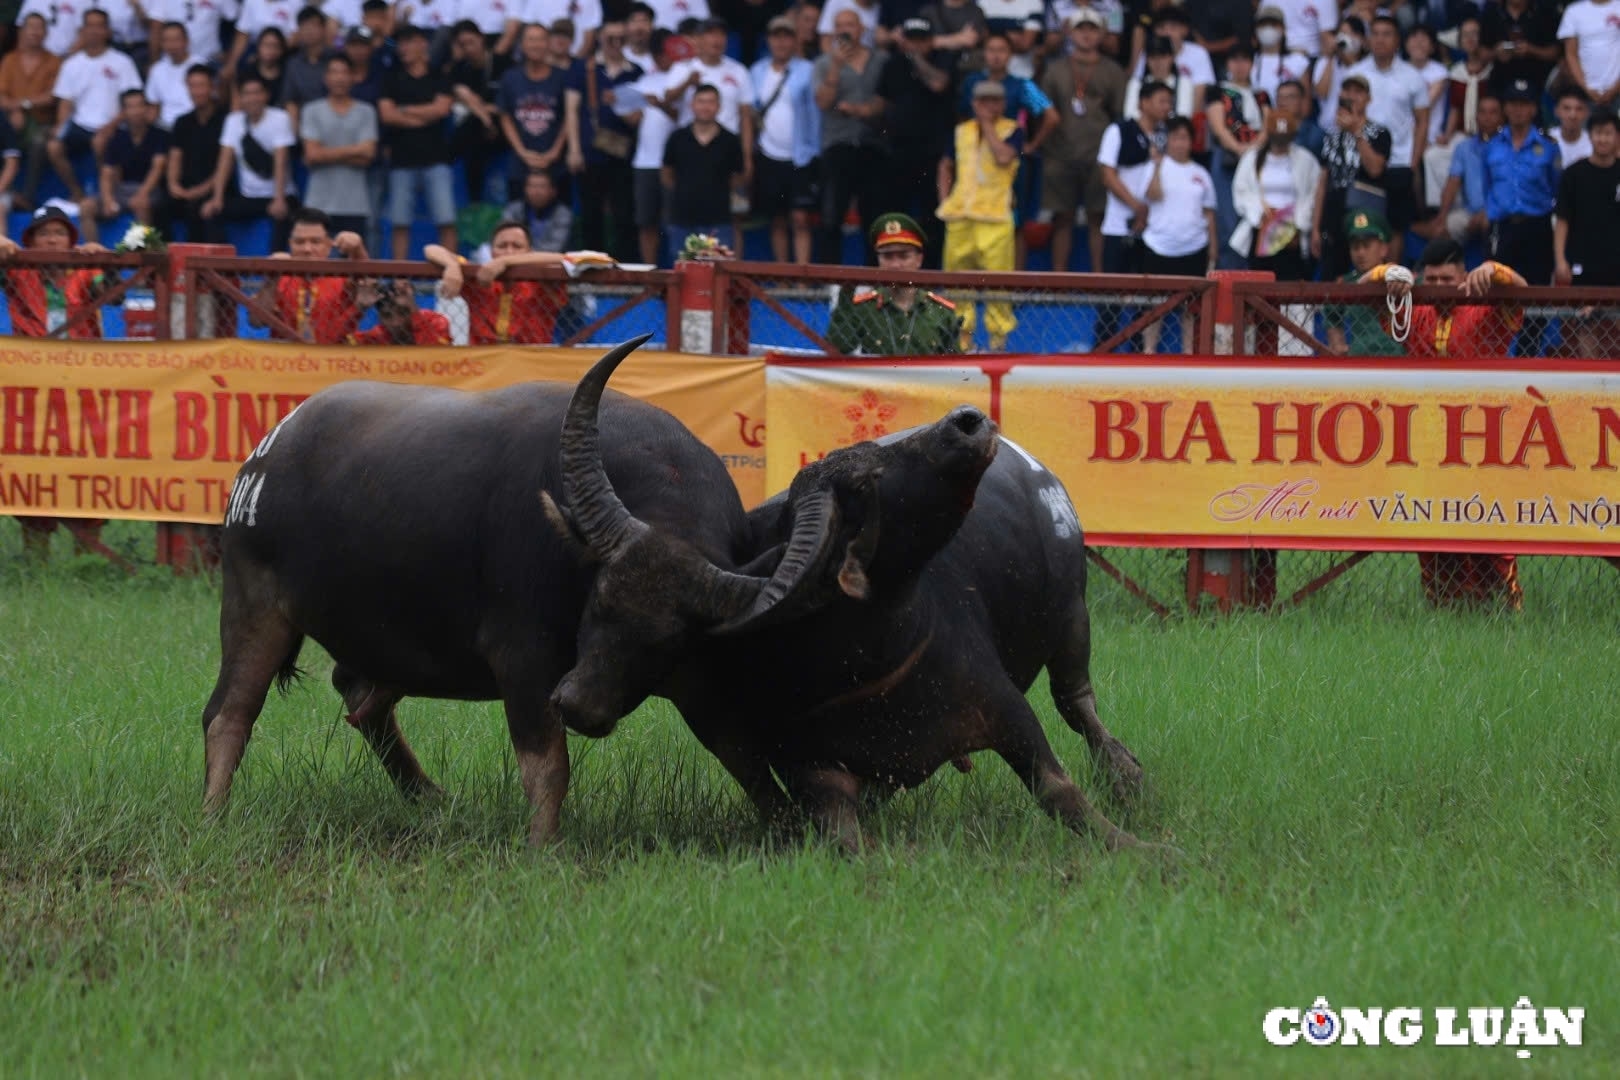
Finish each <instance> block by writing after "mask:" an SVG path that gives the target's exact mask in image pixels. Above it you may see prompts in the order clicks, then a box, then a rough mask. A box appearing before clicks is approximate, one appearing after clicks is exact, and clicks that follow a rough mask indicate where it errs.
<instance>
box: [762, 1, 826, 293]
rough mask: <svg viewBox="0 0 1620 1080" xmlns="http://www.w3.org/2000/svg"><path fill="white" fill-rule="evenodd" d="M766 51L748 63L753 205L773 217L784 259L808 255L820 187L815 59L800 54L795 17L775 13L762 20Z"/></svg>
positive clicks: (774, 247) (778, 252) (775, 252)
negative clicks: (755, 140) (754, 138)
mask: <svg viewBox="0 0 1620 1080" xmlns="http://www.w3.org/2000/svg"><path fill="white" fill-rule="evenodd" d="M766 45H767V47H768V49H769V51H768V53H767V54H766V55H765V56H762V57H760V58H759V59H758V60H756V61H754V66H753V67H751V68H749V69H748V76H749V78H750V79H751V80H752V82H753V94H752V98H753V100H752V103H751V104H752V108H753V110H754V130H755V131H757V132H759V145H758V147H756V148H755V151H754V191H753V211H754V213H755V214H758V215H761V216H764V217H767V218H768V219H769V220H770V223H771V254H772V256H773V257H774V258H775V259H776V261H777V262H787V261H788V254H789V248H788V235H789V228H790V225H791V229H792V239H793V246H792V256H793V261H794V262H797V263H808V262H809V261H810V249H811V234H810V214H811V211H813V210H814V209H815V208H816V204H817V202H818V201H819V199H820V192H819V190H818V187H817V183H816V157H817V155H818V154H820V153H821V110H820V109H818V108H816V90H815V83H814V73H815V65H813V64H811V63H810V61H808V60H806V59H805V58H804V57H802V56H800V55H798V46H799V36H798V30H797V28H796V27H795V26H794V23H793V20H792V19H790V18H788V17H787V16H785V15H778V16H777V17H776V18H774V19H772V20H771V21H770V23H769V24H768V25H767V26H766Z"/></svg>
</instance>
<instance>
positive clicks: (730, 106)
mask: <svg viewBox="0 0 1620 1080" xmlns="http://www.w3.org/2000/svg"><path fill="white" fill-rule="evenodd" d="M726 36H727V32H726V24H725V23H724V22H723V21H721V20H720V19H710V20H709V21H708V22H706V23H704V24H703V28H702V29H701V30H700V31H699V32H698V35H697V55H696V56H694V57H693V58H692V59H690V60H682V61H681V62H680V63H678V64H676V65H675V66H674V67H672V68H670V81H669V90H668V91H667V92H666V94H667V95H673V96H672V97H668V100H669V101H671V102H678V103H679V104H680V126H681V127H685V126H686V125H687V124H690V123H691V122H692V91H693V90H695V89H697V88H698V87H699V86H701V85H703V84H704V83H708V84H709V85H710V86H712V87H714V88H715V89H716V90H718V91H720V115H719V116H718V117H716V119H717V120H719V122H720V126H721V127H723V128H725V129H726V130H727V131H729V132H731V133H732V134H733V135H736V136H737V137H739V138H740V139H742V144H743V165H744V176H745V179H746V181H747V182H750V183H751V182H752V180H753V175H754V167H753V160H754V117H753V111H752V110H750V109H748V108H747V106H748V105H749V104H750V103H751V102H752V100H753V81H752V80H751V79H750V78H749V75H748V69H747V68H745V67H743V66H742V65H741V64H739V63H738V62H737V61H735V60H733V59H732V58H731V57H729V56H727V55H726Z"/></svg>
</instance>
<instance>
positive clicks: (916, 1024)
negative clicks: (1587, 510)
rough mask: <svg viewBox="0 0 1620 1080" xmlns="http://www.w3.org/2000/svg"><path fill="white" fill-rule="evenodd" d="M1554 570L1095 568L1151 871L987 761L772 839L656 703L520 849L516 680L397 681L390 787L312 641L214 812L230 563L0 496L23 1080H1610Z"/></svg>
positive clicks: (1571, 654)
mask: <svg viewBox="0 0 1620 1080" xmlns="http://www.w3.org/2000/svg"><path fill="white" fill-rule="evenodd" d="M114 535H115V537H116V536H118V535H123V534H119V533H117V531H116V530H114ZM138 539H139V538H138V536H137V540H138ZM126 542H128V543H132V544H133V543H135V542H136V541H130V540H128V539H127V537H126ZM60 554H61V553H60V552H59V555H60ZM1408 562H1409V560H1408ZM1404 569H1405V571H1406V573H1404V574H1403V575H1401V580H1402V581H1403V582H1404V584H1405V587H1406V588H1407V589H1408V590H1412V589H1415V580H1416V568H1415V566H1410V565H1407V566H1405V567H1404ZM1359 572H1360V571H1357V573H1359ZM1612 576H1613V577H1615V578H1617V579H1620V575H1612ZM1581 580H1582V581H1591V580H1603V581H1605V582H1607V579H1592V578H1582V579H1581ZM1560 587H1563V586H1561V585H1560V583H1559V580H1558V577H1557V575H1556V574H1553V573H1550V572H1549V573H1546V574H1542V575H1541V576H1540V577H1537V576H1534V575H1530V574H1527V584H1526V588H1527V592H1528V593H1529V594H1530V596H1531V598H1532V601H1533V602H1532V604H1531V605H1530V608H1529V609H1528V610H1527V611H1526V612H1525V614H1524V615H1522V616H1520V617H1517V618H1485V617H1481V616H1466V615H1447V614H1438V615H1437V614H1432V613H1428V612H1425V611H1423V610H1421V608H1420V606H1419V605H1416V604H1410V603H1401V602H1397V600H1396V599H1395V598H1391V602H1390V603H1389V604H1387V605H1382V606H1381V605H1378V604H1370V605H1369V604H1363V605H1360V606H1354V605H1343V604H1340V605H1338V606H1335V601H1334V599H1333V596H1332V595H1331V594H1330V595H1327V596H1324V598H1323V603H1321V604H1318V605H1314V606H1312V605H1307V606H1306V607H1305V608H1304V609H1302V610H1296V611H1289V612H1285V613H1282V614H1279V615H1273V616H1244V617H1238V618H1231V619H1224V620H1204V619H1184V620H1180V621H1174V622H1171V623H1168V624H1163V625H1161V624H1159V623H1157V622H1156V621H1153V620H1150V619H1146V618H1144V617H1142V616H1141V615H1140V613H1139V611H1138V609H1136V608H1134V607H1132V606H1131V605H1130V604H1128V603H1126V602H1124V601H1123V600H1122V599H1121V598H1120V597H1119V596H1118V594H1117V590H1113V587H1112V586H1109V585H1106V583H1102V584H1099V585H1097V586H1094V589H1095V590H1096V591H1097V592H1098V594H1099V595H1098V597H1097V600H1098V602H1097V604H1096V609H1097V617H1096V626H1095V635H1096V642H1097V661H1096V667H1095V677H1096V681H1097V684H1098V687H1099V693H1100V695H1101V703H1102V707H1103V712H1104V719H1105V721H1106V722H1108V723H1109V724H1110V726H1111V727H1112V728H1113V730H1114V731H1115V732H1116V733H1117V734H1119V735H1120V736H1121V737H1122V738H1124V739H1125V740H1126V742H1127V743H1129V744H1130V745H1131V746H1132V747H1133V749H1135V751H1136V752H1137V754H1138V755H1139V756H1140V758H1141V759H1142V761H1143V764H1144V766H1145V767H1146V768H1147V770H1148V772H1149V777H1150V782H1151V784H1152V793H1151V797H1150V799H1149V800H1148V802H1147V803H1146V805H1144V806H1143V807H1142V808H1141V810H1140V812H1138V813H1136V814H1134V815H1132V816H1131V817H1130V818H1129V819H1128V820H1129V823H1130V824H1131V825H1132V826H1133V827H1134V828H1135V829H1137V830H1138V831H1139V832H1140V833H1141V834H1143V835H1144V836H1148V837H1152V838H1159V839H1167V840H1169V841H1171V842H1173V843H1174V844H1176V845H1178V846H1179V847H1181V848H1182V849H1184V850H1185V852H1186V853H1187V854H1186V858H1185V860H1184V861H1183V862H1182V863H1181V865H1180V866H1179V869H1178V870H1176V871H1175V872H1172V873H1169V874H1166V873H1164V872H1163V871H1162V869H1161V868H1160V867H1159V866H1158V865H1157V864H1155V863H1151V862H1148V861H1145V860H1141V859H1138V858H1134V857H1132V856H1129V855H1124V856H1107V855H1105V854H1103V853H1102V852H1101V851H1100V849H1099V848H1098V847H1097V846H1096V845H1094V844H1092V843H1090V842H1088V841H1086V840H1083V839H1081V838H1078V837H1075V836H1073V835H1071V834H1069V833H1067V832H1066V831H1064V830H1063V829H1061V828H1060V827H1059V826H1057V825H1056V824H1054V823H1052V822H1050V821H1048V820H1046V819H1044V818H1043V817H1041V816H1039V814H1038V812H1037V811H1036V809H1035V807H1034V805H1033V803H1032V801H1031V800H1030V799H1029V798H1028V796H1027V795H1026V794H1025V792H1024V791H1023V789H1022V787H1021V786H1019V785H1018V784H1017V783H1016V781H1015V780H1014V779H1013V778H1012V777H1011V775H1010V774H1008V772H1007V771H1006V769H1005V768H1004V767H1003V766H1002V765H1001V764H1000V762H999V761H997V760H995V759H993V758H991V757H989V756H981V758H980V759H979V761H978V768H977V769H975V771H974V772H973V773H971V774H969V775H967V776H959V775H957V774H955V773H954V772H950V771H949V770H947V772H946V773H945V774H941V775H940V776H938V777H936V778H935V779H934V780H933V781H932V782H930V784H929V785H927V786H926V787H925V788H924V789H922V790H921V791H918V792H915V793H911V794H908V795H905V796H902V797H901V798H899V799H897V800H896V801H895V802H894V804H892V806H891V807H889V808H888V809H887V810H886V811H885V812H884V813H883V814H882V815H881V816H880V817H878V818H877V819H876V820H875V823H874V832H875V833H876V834H877V835H878V837H879V843H878V844H877V845H876V849H875V850H874V851H873V852H871V853H870V854H868V855H866V856H864V857H861V858H859V859H848V858H844V857H841V856H839V855H836V854H834V853H832V852H831V851H830V850H828V849H826V848H825V847H823V846H820V845H818V844H815V843H813V842H812V843H806V844H804V845H802V846H800V845H787V846H780V845H777V846H773V845H771V844H769V843H768V842H767V841H766V840H765V839H764V838H763V837H762V835H761V833H760V831H759V830H758V829H757V828H756V827H755V825H754V824H753V822H752V820H751V818H750V816H749V813H748V811H747V809H746V807H745V806H744V804H743V802H742V800H741V798H740V796H739V795H738V794H737V793H736V792H734V791H733V789H732V787H731V785H730V783H729V781H728V780H727V778H726V777H725V776H724V774H723V773H722V772H721V770H720V769H719V768H718V766H716V765H715V764H714V763H713V762H712V761H710V760H708V759H707V758H706V757H705V756H704V755H703V753H702V752H701V751H700V750H699V749H698V748H697V747H696V744H695V742H694V740H692V739H691V738H690V737H689V736H688V735H687V733H686V731H685V729H684V728H683V727H682V725H681V723H680V721H679V718H678V717H677V716H676V715H675V714H674V712H673V711H672V710H671V709H670V708H669V707H668V706H667V705H665V704H664V703H662V702H654V703H651V704H649V705H648V706H646V707H645V708H644V709H643V710H642V711H641V712H640V713H639V714H638V715H637V716H635V717H633V718H632V719H630V720H628V721H626V723H625V724H624V725H622V726H621V728H620V730H619V733H618V734H616V735H615V736H613V737H612V738H611V739H609V740H606V741H603V742H598V743H591V742H588V741H584V740H577V741H575V743H574V744H573V751H574V760H575V774H574V775H575V782H574V788H573V791H572V793H571V794H570V796H569V802H568V804H567V808H566V811H565V832H566V836H567V843H566V846H565V847H564V848H563V849H562V850H560V851H558V852H556V853H550V854H535V853H532V852H530V851H528V850H526V849H525V848H524V847H523V845H522V838H523V834H524V829H525V825H526V822H527V808H526V804H525V802H524V800H523V796H522V793H521V790H520V787H519V785H518V782H517V777H516V774H515V769H514V767H513V764H512V761H511V753H510V749H509V747H508V746H507V744H506V739H505V726H504V722H503V720H502V719H501V717H500V714H499V711H498V709H497V707H496V706H494V705H471V706H469V705H451V704H446V703H440V702H430V701H412V702H409V703H407V705H406V706H405V707H404V708H403V709H402V714H403V722H404V725H405V729H406V731H407V733H408V734H409V735H410V736H411V738H412V740H413V742H414V743H415V745H416V747H417V748H418V751H419V752H420V754H421V755H422V758H423V762H424V764H425V765H426V766H427V767H428V769H429V771H430V772H431V773H432V774H433V775H434V776H435V777H436V778H437V779H439V780H440V782H441V783H443V784H444V785H445V786H446V787H447V788H448V790H449V792H450V794H451V797H450V799H449V800H448V801H447V802H445V803H443V804H440V805H437V806H431V807H418V806H413V805H409V804H406V803H403V802H402V801H400V800H399V799H398V798H397V797H396V796H395V794H394V792H393V789H392V788H391V787H389V786H388V785H387V783H386V781H385V780H384V778H383V776H382V774H381V770H380V769H379V768H378V767H377V766H376V765H375V764H374V762H373V761H372V760H371V759H370V758H369V756H368V755H367V754H366V753H365V751H364V748H363V747H362V745H361V743H360V740H359V738H358V736H356V735H355V734H354V732H352V731H351V730H350V729H349V728H348V726H347V725H346V724H345V723H344V722H343V720H342V718H341V715H340V707H339V703H338V700H337V698H336V695H335V694H333V693H332V692H331V690H330V689H329V687H328V686H327V685H326V683H325V679H326V676H327V675H328V674H329V664H328V662H327V661H325V658H324V657H323V656H321V655H320V654H319V650H317V649H314V648H310V649H308V650H306V653H305V663H306V666H308V667H309V668H310V669H311V674H312V677H311V678H310V679H309V680H307V681H306V682H305V683H304V684H303V685H302V686H300V687H299V688H297V689H296V690H294V692H293V693H292V694H291V696H289V697H288V698H286V699H272V700H271V702H270V704H269V705H268V707H267V708H266V711H265V714H264V716H263V717H262V718H261V719H260V722H259V726H258V728H257V731H256V736H255V738H254V740H253V742H252V744H251V746H250V748H249V751H248V756H247V760H246V763H245V764H244V766H243V769H242V772H241V773H240V775H239V778H238V782H237V786H236V791H235V795H234V800H233V804H232V809H231V812H230V814H229V816H228V817H227V818H226V819H225V820H223V821H220V822H207V821H204V820H203V819H202V816H201V814H200V810H199V802H200V796H201V782H202V737H201V727H200V722H199V717H200V713H201V710H202V705H203V701H204V699H205V698H206V696H207V693H208V691H209V689H210V687H211V685H212V682H213V678H214V667H215V663H216V660H217V639H216V637H215V621H216V618H217V612H218V600H217V595H216V593H215V592H214V590H213V588H212V587H211V586H210V585H208V584H206V583H203V582H198V581H175V580H171V579H168V578H166V577H165V576H164V575H163V574H161V573H160V572H158V571H149V572H147V573H143V574H141V575H138V576H136V577H134V578H124V577H122V576H121V575H118V574H116V573H113V572H111V571H108V570H106V569H105V568H102V567H100V566H98V565H97V564H96V563H94V562H93V561H90V560H78V561H73V560H70V559H69V560H64V561H63V562H61V563H60V564H59V565H58V566H57V567H55V568H53V569H52V570H50V571H49V572H41V571H36V570H31V569H29V568H26V567H24V566H23V565H22V564H21V561H20V559H19V558H18V556H17V553H16V540H15V529H14V527H12V526H10V525H9V523H0V626H3V627H4V632H3V635H0V1075H4V1076H8V1077H9V1076H30V1075H40V1076H59V1075H76V1074H84V1075H126V1074H129V1075H148V1074H150V1075H164V1076H171V1075H244V1074H262V1075H273V1076H285V1075H311V1076H316V1075H339V1076H367V1077H369V1076H382V1075H395V1074H400V1075H439V1076H449V1075H455V1076H459V1075H536V1074H541V1075H556V1074H568V1075H573V1074H610V1075H624V1074H633V1075H642V1074H660V1075H677V1076H682V1075H700V1074H712V1073H718V1072H721V1071H722V1070H724V1071H726V1072H733V1073H741V1074H744V1075H784V1076H807V1075H818V1076H819V1075H827V1074H834V1075H875V1074H900V1075H907V1076H938V1075H977V1074H992V1075H1007V1076H1011V1075H1031V1074H1033V1075H1043V1076H1045V1075H1051V1076H1056V1075H1063V1076H1084V1075H1097V1076H1112V1075H1121V1074H1132V1075H1155V1074H1158V1075H1171V1074H1193V1075H1217V1076H1251V1075H1256V1074H1260V1075H1272V1074H1302V1075H1303V1074H1309V1075H1321V1074H1329V1075H1336V1074H1356V1075H1374V1076H1386V1075H1444V1076H1474V1075H1508V1076H1520V1075H1551V1074H1554V1073H1556V1074H1559V1075H1564V1074H1575V1075H1586V1076H1613V1075H1616V1073H1617V1071H1620V1035H1617V1025H1620V978H1617V976H1616V971H1617V970H1620V940H1617V938H1620V867H1617V854H1616V838H1615V832H1614V830H1615V827H1616V819H1617V811H1620V793H1617V792H1620V749H1617V747H1620V739H1617V737H1616V723H1617V720H1620V709H1617V704H1616V703H1617V694H1616V690H1617V688H1620V677H1617V674H1616V663H1615V660H1616V650H1615V646H1614V629H1615V626H1614V622H1615V620H1614V617H1613V611H1614V607H1613V606H1612V602H1611V601H1612V593H1609V594H1603V595H1597V594H1595V593H1594V591H1593V587H1592V586H1591V585H1589V584H1581V585H1578V586H1570V587H1568V589H1567V595H1565V596H1562V597H1561V600H1562V601H1563V602H1560V603H1556V604H1553V603H1537V602H1534V601H1537V600H1539V599H1542V598H1545V597H1546V596H1547V595H1548V593H1549V591H1553V590H1556V589H1558V588H1560ZM1609 587H1610V588H1612V587H1613V586H1612V585H1610V586H1609ZM1338 588H1340V589H1342V590H1343V593H1342V594H1341V595H1350V593H1351V591H1352V590H1353V589H1354V578H1353V577H1352V578H1350V579H1347V581H1346V582H1345V583H1343V584H1342V585H1341V586H1339V587H1338ZM1034 698H1035V700H1036V701H1037V702H1038V704H1039V707H1040V709H1041V711H1042V713H1043V715H1046V716H1047V717H1048V718H1049V729H1050V732H1051V736H1052V739H1053V742H1054V745H1055V746H1056V747H1057V748H1058V750H1059V754H1060V756H1062V757H1063V758H1064V760H1065V761H1066V762H1067V763H1068V764H1069V765H1070V767H1071V768H1073V769H1075V770H1076V771H1077V772H1080V773H1084V774H1086V775H1087V777H1088V780H1087V782H1088V784H1089V786H1090V787H1091V789H1092V790H1093V791H1094V792H1098V797H1099V798H1101V797H1102V796H1101V793H1100V789H1099V785H1098V784H1097V783H1096V782H1095V780H1094V779H1093V778H1090V776H1089V771H1088V769H1087V768H1086V764H1087V762H1086V757H1085V752H1084V747H1083V744H1082V743H1081V741H1080V740H1079V738H1078V736H1075V735H1073V734H1071V733H1070V732H1069V731H1068V730H1067V729H1066V728H1065V727H1063V725H1062V724H1061V722H1060V721H1058V720H1057V718H1056V715H1055V712H1054V711H1053V710H1052V709H1051V707H1050V704H1049V702H1048V701H1047V700H1046V698H1045V693H1044V688H1043V687H1042V686H1037V688H1036V690H1035V694H1034ZM761 719H762V722H768V721H769V718H768V717H765V718H761ZM1318 995H1326V996H1327V997H1328V998H1329V999H1330V1000H1331V1001H1332V1002H1333V1003H1334V1004H1336V1005H1364V1006H1372V1005H1382V1006H1386V1007H1394V1006H1400V1005H1412V1006H1420V1007H1422V1008H1424V1009H1425V1010H1426V1011H1430V1010H1432V1008H1434V1007H1436V1006H1447V1005H1450V1006H1457V1007H1464V1008H1465V1007H1468V1006H1474V1005H1500V1006H1504V1007H1511V1006H1512V1005H1513V1003H1514V1001H1515V1000H1516V999H1517V998H1518V997H1520V996H1521V995H1525V996H1529V997H1530V998H1531V999H1532V1000H1533V1001H1534V1002H1535V1003H1536V1004H1538V1005H1559V1006H1575V1005H1579V1006H1584V1007H1585V1009H1586V1019H1585V1030H1584V1034H1585V1043H1584V1045H1583V1046H1580V1047H1568V1048H1547V1049H1537V1050H1536V1052H1535V1056H1534V1057H1533V1058H1532V1059H1531V1060H1529V1061H1521V1060H1518V1059H1517V1058H1516V1057H1515V1054H1514V1050H1513V1049H1511V1048H1507V1047H1501V1046H1498V1047H1487V1048H1480V1047H1470V1048H1466V1049H1456V1048H1443V1047H1435V1046H1433V1045H1430V1044H1429V1043H1430V1040H1429V1039H1428V1038H1427V1037H1426V1038H1425V1040H1424V1044H1423V1045H1421V1046H1419V1047H1416V1048H1411V1049H1402V1048H1395V1047H1387V1046H1386V1047H1378V1048H1368V1047H1357V1048H1350V1047H1342V1046H1341V1047H1333V1048H1326V1049H1315V1048H1310V1047H1306V1046H1303V1045H1301V1046H1294V1047H1291V1048H1287V1049H1278V1048H1274V1047H1271V1046H1269V1045H1267V1044H1266V1043H1265V1041H1264V1040H1263V1038H1262V1036H1261V1028H1260V1025H1261V1021H1262V1019H1263V1017H1264V1015H1265V1013H1266V1011H1267V1010H1268V1009H1271V1008H1273V1007H1276V1006H1283V1005H1291V1006H1296V1007H1304V1006H1308V1005H1309V1004H1310V1003H1311V1002H1312V1001H1313V1000H1314V999H1315V998H1316V997H1317V996H1318ZM1429 1015H1430V1016H1431V1017H1432V1012H1429ZM1430 1023H1431V1028H1432V1019H1431V1021H1430Z"/></svg>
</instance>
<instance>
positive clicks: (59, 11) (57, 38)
mask: <svg viewBox="0 0 1620 1080" xmlns="http://www.w3.org/2000/svg"><path fill="white" fill-rule="evenodd" d="M95 6H96V5H95V3H94V2H93V0H23V5H22V7H20V8H18V9H17V23H16V25H18V26H21V25H22V24H23V20H24V19H26V18H28V16H30V15H38V16H39V17H40V18H42V19H44V20H45V51H46V52H48V53H51V54H52V55H53V56H67V54H68V53H69V52H70V51H71V50H72V48H73V43H74V42H75V41H77V40H78V38H79V24H80V23H81V22H83V21H84V13H85V12H87V11H89V10H90V9H91V8H93V7H95Z"/></svg>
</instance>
